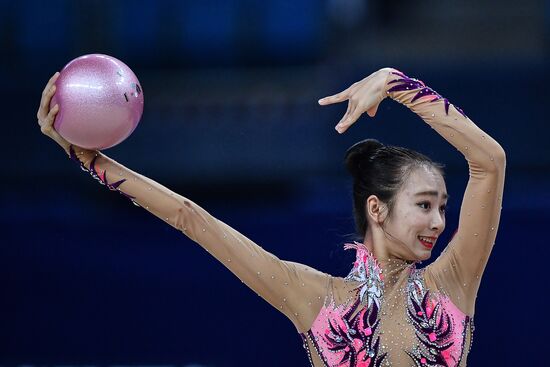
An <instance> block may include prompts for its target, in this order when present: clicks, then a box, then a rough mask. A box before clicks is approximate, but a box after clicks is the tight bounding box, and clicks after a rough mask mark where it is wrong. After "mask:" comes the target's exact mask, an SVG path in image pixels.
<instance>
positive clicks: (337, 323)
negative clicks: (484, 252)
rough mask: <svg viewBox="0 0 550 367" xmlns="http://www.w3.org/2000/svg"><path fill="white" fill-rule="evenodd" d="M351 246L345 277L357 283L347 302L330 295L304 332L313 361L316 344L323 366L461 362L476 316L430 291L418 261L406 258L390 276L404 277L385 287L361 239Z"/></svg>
mask: <svg viewBox="0 0 550 367" xmlns="http://www.w3.org/2000/svg"><path fill="white" fill-rule="evenodd" d="M349 248H354V249H356V251H357V252H356V261H355V263H354V267H353V269H352V271H351V272H350V273H349V275H348V276H347V277H346V278H345V281H346V282H348V283H353V284H354V286H353V287H352V288H351V289H352V291H351V292H350V297H349V298H348V299H347V300H346V301H345V302H343V303H337V302H336V300H335V298H334V297H333V295H328V296H327V300H326V302H325V305H324V306H323V307H322V308H321V311H320V312H319V314H318V316H317V318H316V319H315V321H314V323H313V325H312V327H311V329H310V330H309V331H308V332H307V333H304V334H301V335H302V337H303V339H304V346H305V347H306V349H307V350H308V353H309V355H310V360H311V357H312V355H311V352H312V351H311V350H310V349H311V348H310V347H311V346H312V347H313V350H314V353H315V354H316V356H315V357H316V358H319V359H320V360H321V361H322V362H323V363H324V365H325V366H342V367H370V366H387V365H393V366H449V367H451V366H460V365H461V361H462V360H463V359H464V360H465V358H464V356H465V354H467V350H466V352H465V349H467V347H468V346H467V345H466V335H467V334H470V335H469V336H471V333H472V330H473V320H472V319H471V318H470V317H468V316H467V315H465V314H464V313H463V312H462V311H460V310H459V309H458V308H457V307H456V306H455V305H454V304H453V303H452V302H451V300H450V299H449V298H448V297H446V296H445V295H443V294H441V293H439V292H436V291H430V290H429V289H427V288H426V286H425V282H424V280H423V270H419V269H416V266H415V264H414V263H409V264H407V263H405V262H403V266H402V267H401V268H399V269H396V271H395V272H393V274H392V275H391V276H392V277H393V278H394V280H395V279H403V281H399V280H397V281H394V282H392V283H393V284H392V285H391V286H390V287H386V286H385V284H384V283H385V282H384V275H385V274H384V273H383V272H382V270H381V267H380V265H379V264H378V262H377V260H376V258H375V257H374V255H373V254H372V253H371V252H370V251H369V250H368V249H367V248H366V247H365V246H364V245H363V244H361V243H357V242H356V243H355V244H347V245H346V249H349ZM400 273H401V274H400ZM468 339H470V338H468ZM311 363H312V365H315V364H314V362H313V361H311ZM464 363H465V361H464Z"/></svg>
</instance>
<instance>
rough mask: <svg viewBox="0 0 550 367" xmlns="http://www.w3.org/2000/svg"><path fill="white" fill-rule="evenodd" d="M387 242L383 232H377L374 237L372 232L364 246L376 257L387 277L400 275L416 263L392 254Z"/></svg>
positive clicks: (369, 232)
mask: <svg viewBox="0 0 550 367" xmlns="http://www.w3.org/2000/svg"><path fill="white" fill-rule="evenodd" d="M385 241H386V238H385V237H384V234H383V233H382V232H380V231H375V233H374V235H373V233H372V231H367V233H366V235H365V239H364V241H363V245H364V246H365V247H366V248H367V249H368V250H369V251H370V252H371V253H372V254H373V255H374V257H375V258H376V260H377V261H378V263H379V264H380V268H381V270H382V273H385V274H386V277H387V276H389V275H393V274H396V273H399V272H401V271H402V270H403V269H404V268H406V267H408V266H409V265H411V264H413V263H414V261H412V260H405V259H403V258H401V257H399V256H396V255H394V254H392V253H391V251H390V250H389V248H390V246H387V245H386V243H385Z"/></svg>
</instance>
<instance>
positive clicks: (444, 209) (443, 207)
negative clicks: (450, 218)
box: [418, 201, 447, 211]
mask: <svg viewBox="0 0 550 367" xmlns="http://www.w3.org/2000/svg"><path fill="white" fill-rule="evenodd" d="M424 204H428V205H430V202H429V201H423V202H421V203H418V206H422V205H424ZM441 208H442V209H443V211H446V210H447V205H443V206H442V207H441Z"/></svg>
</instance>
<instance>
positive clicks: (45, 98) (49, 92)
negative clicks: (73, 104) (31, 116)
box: [36, 72, 59, 120]
mask: <svg viewBox="0 0 550 367" xmlns="http://www.w3.org/2000/svg"><path fill="white" fill-rule="evenodd" d="M58 77H59V72H56V73H55V74H54V75H52V77H51V78H50V80H48V83H47V84H46V87H45V88H44V90H43V91H42V99H41V100H40V107H39V108H38V112H37V113H36V117H37V118H38V119H39V120H42V119H45V118H46V116H47V115H48V111H49V108H50V101H51V99H52V97H53V95H54V94H55V90H56V86H55V81H56V80H57V78H58Z"/></svg>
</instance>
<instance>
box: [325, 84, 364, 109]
mask: <svg viewBox="0 0 550 367" xmlns="http://www.w3.org/2000/svg"><path fill="white" fill-rule="evenodd" d="M355 84H357V83H354V84H352V85H351V86H350V87H349V88H347V89H346V90H343V91H341V92H340V93H337V94H334V95H332V96H328V97H325V98H321V99H320V100H319V104H320V105H321V106H326V105H329V104H333V103H338V102H343V101H345V100H346V99H348V98H349V93H350V91H351V89H352V87H353V86H354V85H355Z"/></svg>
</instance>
